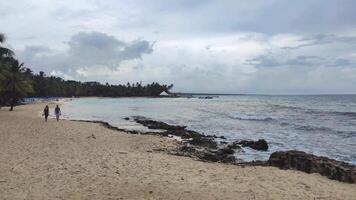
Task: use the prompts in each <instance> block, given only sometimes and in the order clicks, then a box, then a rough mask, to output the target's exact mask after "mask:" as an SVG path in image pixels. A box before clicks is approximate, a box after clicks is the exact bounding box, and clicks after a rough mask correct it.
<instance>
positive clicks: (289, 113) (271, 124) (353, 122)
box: [62, 95, 356, 164]
mask: <svg viewBox="0 0 356 200" xmlns="http://www.w3.org/2000/svg"><path fill="white" fill-rule="evenodd" d="M62 113H63V115H64V116H65V117H66V118H70V119H87V120H102V121H107V122H109V123H111V124H113V125H115V126H118V127H120V128H125V129H130V130H140V131H146V130H147V129H146V128H145V127H142V126H141V125H138V124H136V123H135V122H132V121H127V120H124V119H123V118H124V117H131V116H144V117H148V118H152V119H154V120H160V121H164V122H167V123H169V124H176V125H186V126H188V129H191V130H195V131H198V132H201V133H206V134H215V135H218V136H221V135H223V136H225V137H226V138H227V139H228V140H230V141H234V140H238V139H253V140H256V139H260V138H263V139H266V140H267V141H268V143H269V145H270V149H269V151H267V152H260V151H255V150H251V149H248V148H245V152H244V153H239V154H237V157H238V158H240V159H243V160H245V161H250V160H256V159H257V160H266V159H268V157H269V155H270V154H271V153H272V152H274V151H277V150H292V149H296V150H302V151H306V152H309V153H313V154H316V155H323V156H327V157H331V158H334V159H337V160H342V161H345V162H349V163H353V164H356V95H315V96H263V95H236V96H219V97H218V98H214V99H198V98H79V99H73V101H69V102H66V103H65V104H64V105H63V108H62Z"/></svg>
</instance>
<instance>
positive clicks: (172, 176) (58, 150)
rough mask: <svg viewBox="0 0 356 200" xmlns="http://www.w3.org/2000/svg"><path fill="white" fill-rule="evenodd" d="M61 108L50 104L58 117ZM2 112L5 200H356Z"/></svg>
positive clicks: (0, 174) (290, 176)
mask: <svg viewBox="0 0 356 200" xmlns="http://www.w3.org/2000/svg"><path fill="white" fill-rule="evenodd" d="M61 101H62V100H60V101H58V102H49V103H48V104H49V105H50V107H51V111H52V110H53V107H54V105H55V104H60V103H61ZM45 104H47V103H35V104H29V105H22V106H17V107H15V110H14V111H13V112H9V111H7V109H5V108H1V109H0V143H1V144H0V162H1V163H2V164H1V166H0V194H2V195H0V199H120V198H121V199H355V197H356V188H355V184H348V183H342V182H338V181H333V180H329V179H327V178H326V177H322V176H320V175H319V174H306V173H303V172H298V171H293V170H280V169H277V168H275V167H260V166H246V167H242V166H235V165H227V164H222V163H209V162H201V161H197V160H194V159H192V158H189V157H182V156H174V155H171V154H169V153H168V152H169V151H174V150H175V149H176V148H177V147H178V145H179V143H178V142H177V141H175V140H174V139H172V138H168V137H161V136H157V135H136V134H127V133H125V132H120V131H117V130H110V129H107V128H105V127H103V126H102V125H100V124H95V123H86V122H75V121H69V120H61V121H60V122H56V121H55V120H53V119H50V120H49V122H48V123H45V122H44V120H43V119H41V118H40V117H39V115H40V113H41V112H42V109H43V107H44V105H45Z"/></svg>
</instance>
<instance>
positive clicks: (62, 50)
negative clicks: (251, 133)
mask: <svg viewBox="0 0 356 200" xmlns="http://www.w3.org/2000/svg"><path fill="white" fill-rule="evenodd" d="M355 10H356V1H354V0H298V1H292V0H290V1H286V0H268V1H266V0H248V1H247V0H170V1H167V0H105V1H102V0H75V1H73V0H61V1H55V0H12V1H0V32H2V33H4V34H5V35H6V36H7V42H6V43H5V45H6V46H7V47H9V48H11V49H13V50H14V51H15V52H16V56H17V58H18V59H19V60H20V61H21V62H24V63H25V66H27V67H29V68H31V69H32V70H33V71H34V72H39V71H44V72H45V73H46V74H47V75H55V76H60V77H62V78H64V79H66V80H69V79H74V80H80V81H99V82H102V83H106V82H108V83H110V84H125V83H127V82H142V83H143V84H146V83H150V82H153V81H155V82H159V83H164V84H171V83H172V84H174V89H173V91H175V92H206V93H249V94H356V12H355Z"/></svg>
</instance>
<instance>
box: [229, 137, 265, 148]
mask: <svg viewBox="0 0 356 200" xmlns="http://www.w3.org/2000/svg"><path fill="white" fill-rule="evenodd" d="M235 144H240V145H241V146H242V147H250V148H252V149H255V150H260V151H267V150H268V143H267V142H266V140H264V139H259V140H258V141H252V140H242V141H239V142H235Z"/></svg>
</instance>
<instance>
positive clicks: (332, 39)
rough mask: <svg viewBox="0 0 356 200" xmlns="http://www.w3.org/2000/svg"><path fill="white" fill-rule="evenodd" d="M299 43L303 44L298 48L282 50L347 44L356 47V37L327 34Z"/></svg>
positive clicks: (288, 47) (289, 47) (304, 39)
mask: <svg viewBox="0 0 356 200" xmlns="http://www.w3.org/2000/svg"><path fill="white" fill-rule="evenodd" d="M298 42H302V44H300V45H297V46H293V47H291V46H286V47H282V49H300V48H303V47H309V46H316V45H324V44H331V43H345V44H349V45H356V37H355V36H336V35H332V34H330V35H326V34H318V35H315V36H312V37H305V38H302V39H300V40H298Z"/></svg>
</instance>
